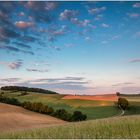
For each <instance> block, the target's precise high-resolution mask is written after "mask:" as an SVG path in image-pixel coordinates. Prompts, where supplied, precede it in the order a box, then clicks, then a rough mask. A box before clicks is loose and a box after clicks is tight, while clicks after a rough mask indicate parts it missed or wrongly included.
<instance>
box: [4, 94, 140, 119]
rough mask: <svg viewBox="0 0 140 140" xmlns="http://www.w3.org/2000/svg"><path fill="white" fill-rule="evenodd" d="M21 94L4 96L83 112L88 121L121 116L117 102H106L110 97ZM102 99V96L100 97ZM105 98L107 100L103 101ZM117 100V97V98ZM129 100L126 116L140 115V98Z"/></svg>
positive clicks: (129, 98)
mask: <svg viewBox="0 0 140 140" xmlns="http://www.w3.org/2000/svg"><path fill="white" fill-rule="evenodd" d="M20 95H21V92H14V93H9V92H6V93H5V94H4V96H7V97H14V98H17V99H18V100H19V101H20V102H24V101H30V102H41V103H43V104H46V105H49V106H50V107H53V108H54V109H55V110H56V109H62V108H63V109H66V110H67V111H68V112H70V113H71V112H73V111H75V110H79V111H82V112H83V113H85V114H86V115H87V120H91V119H98V118H106V117H113V116H115V115H118V114H120V110H119V109H118V108H117V107H116V106H115V105H114V102H115V101H112V100H106V99H107V97H108V95H104V96H102V100H97V96H96V100H82V99H64V98H65V95H60V94H41V93H33V92H30V93H29V94H28V95H25V96H20ZM99 97H101V96H99ZM103 97H105V100H103ZM115 98H116V97H115ZM125 98H127V99H128V101H129V103H130V105H131V108H130V109H128V111H126V112H125V114H126V115H133V114H140V110H139V106H140V97H135V96H134V97H133V96H132V97H129V96H126V97H125Z"/></svg>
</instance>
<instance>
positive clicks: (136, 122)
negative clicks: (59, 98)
mask: <svg viewBox="0 0 140 140" xmlns="http://www.w3.org/2000/svg"><path fill="white" fill-rule="evenodd" d="M0 138H2V139H4V138H7V139H20V138H22V139H25V138H26V139H27V138H30V139H33V138H36V139H40V138H42V139H56V138H57V139H96V138H98V139H102V138H104V139H110V138H112V139H113V138H115V139H136V138H137V139H140V115H135V116H127V117H126V116H124V117H114V118H108V119H99V120H90V121H85V122H78V123H69V124H65V125H61V126H53V127H49V128H42V129H34V130H30V131H23V132H15V133H8V134H7V133H6V134H0Z"/></svg>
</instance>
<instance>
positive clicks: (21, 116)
mask: <svg viewBox="0 0 140 140" xmlns="http://www.w3.org/2000/svg"><path fill="white" fill-rule="evenodd" d="M64 123H65V121H62V120H60V119H57V118H54V117H51V116H48V115H42V114H39V113H35V112H32V111H28V110H26V109H23V108H21V107H18V106H13V105H8V104H3V103H0V132H6V131H15V130H16V131H17V130H25V129H31V128H39V127H48V126H50V125H56V124H64Z"/></svg>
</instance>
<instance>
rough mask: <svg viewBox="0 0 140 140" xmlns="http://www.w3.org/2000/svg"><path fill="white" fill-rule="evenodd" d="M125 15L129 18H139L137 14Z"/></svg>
mask: <svg viewBox="0 0 140 140" xmlns="http://www.w3.org/2000/svg"><path fill="white" fill-rule="evenodd" d="M127 15H128V16H129V17H130V18H137V17H139V16H140V15H139V14H138V13H128V14H127Z"/></svg>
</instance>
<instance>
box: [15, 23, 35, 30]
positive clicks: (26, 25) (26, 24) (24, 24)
mask: <svg viewBox="0 0 140 140" xmlns="http://www.w3.org/2000/svg"><path fill="white" fill-rule="evenodd" d="M15 25H16V26H17V27H18V28H21V29H25V28H29V27H32V26H33V25H34V23H33V22H25V21H17V22H15Z"/></svg>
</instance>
